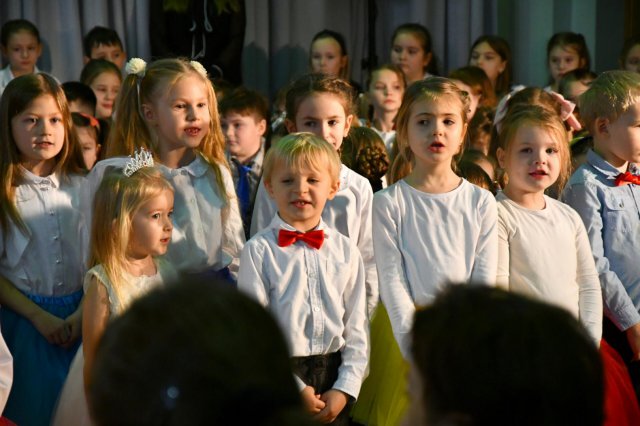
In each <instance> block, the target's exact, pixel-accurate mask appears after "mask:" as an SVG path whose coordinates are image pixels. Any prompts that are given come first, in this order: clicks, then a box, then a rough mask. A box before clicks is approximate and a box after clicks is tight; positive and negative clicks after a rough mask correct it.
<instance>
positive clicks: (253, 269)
mask: <svg viewBox="0 0 640 426" xmlns="http://www.w3.org/2000/svg"><path fill="white" fill-rule="evenodd" d="M280 229H287V230H290V231H295V229H294V228H292V227H291V226H289V225H288V224H287V223H285V222H284V221H283V220H282V219H280V217H279V216H278V215H277V214H276V215H275V217H274V218H273V220H272V221H271V223H270V225H269V226H268V227H267V228H265V229H263V230H262V231H260V232H259V233H258V234H256V235H255V236H254V237H253V238H251V239H250V240H249V241H248V242H247V244H246V245H245V247H244V249H243V251H242V256H241V260H240V273H239V274H238V288H239V289H240V290H241V291H244V292H245V293H247V294H248V295H250V296H251V297H253V298H255V299H256V300H257V301H258V302H259V303H261V304H262V305H263V306H265V307H267V308H268V309H269V310H270V311H271V312H272V313H273V314H274V316H275V317H276V320H277V321H278V323H279V324H280V327H281V329H282V330H283V333H284V335H285V338H286V339H287V341H288V343H289V349H290V353H291V356H295V357H301V356H310V355H323V354H330V353H333V352H337V351H340V352H341V355H342V364H341V365H340V367H339V369H338V379H337V380H336V382H335V383H334V384H333V386H332V388H334V389H338V390H340V391H343V392H345V393H347V394H348V395H350V396H352V397H354V398H357V397H358V394H359V392H360V385H361V384H362V381H363V380H364V377H365V371H366V367H367V360H368V356H369V332H368V330H369V324H368V321H367V314H366V311H365V288H364V265H363V263H362V258H361V256H360V253H359V251H358V248H357V247H356V245H355V243H354V242H353V241H351V240H350V239H348V238H346V237H345V236H344V235H342V234H341V233H340V232H338V231H336V230H334V229H331V228H330V227H328V226H326V225H325V224H324V223H323V222H322V221H321V222H320V224H319V225H318V227H317V229H322V230H323V231H324V234H325V240H324V243H323V245H322V247H321V248H320V249H318V250H316V249H314V248H311V247H309V246H307V244H306V243H304V242H302V241H298V242H296V243H294V244H292V245H290V246H287V247H280V246H278V232H279V230H280ZM298 384H299V385H300V384H301V382H300V380H299V379H298Z"/></svg>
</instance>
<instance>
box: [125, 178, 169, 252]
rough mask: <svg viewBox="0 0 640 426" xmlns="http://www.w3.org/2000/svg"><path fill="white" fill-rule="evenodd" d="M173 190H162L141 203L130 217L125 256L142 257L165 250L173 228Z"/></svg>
mask: <svg viewBox="0 0 640 426" xmlns="http://www.w3.org/2000/svg"><path fill="white" fill-rule="evenodd" d="M172 216H173V192H171V191H169V190H164V191H162V192H161V193H160V194H159V195H158V196H157V197H154V198H152V199H151V200H149V201H147V202H146V203H144V204H142V205H141V206H140V208H139V209H138V211H137V212H135V214H134V215H133V217H132V218H131V236H130V237H129V246H128V247H127V253H126V256H127V257H128V258H132V259H144V258H147V257H148V256H160V255H163V254H165V253H166V252H167V248H168V247H169V242H170V241H171V231H172V230H173V220H172Z"/></svg>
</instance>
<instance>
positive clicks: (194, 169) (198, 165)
mask: <svg viewBox="0 0 640 426" xmlns="http://www.w3.org/2000/svg"><path fill="white" fill-rule="evenodd" d="M162 167H163V168H164V169H165V170H167V171H168V173H169V174H170V175H171V176H176V175H180V174H186V173H189V174H190V175H191V176H193V177H201V176H203V175H204V174H205V173H206V172H207V169H208V168H209V163H207V162H206V161H205V160H204V158H202V155H201V154H200V153H197V154H196V158H195V159H194V160H193V161H192V162H191V163H189V164H187V165H186V166H183V167H178V168H177V169H170V168H168V167H166V166H162Z"/></svg>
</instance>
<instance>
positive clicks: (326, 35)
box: [309, 29, 351, 81]
mask: <svg viewBox="0 0 640 426" xmlns="http://www.w3.org/2000/svg"><path fill="white" fill-rule="evenodd" d="M324 39H331V40H334V41H335V42H336V43H338V46H340V55H342V57H346V58H347V61H346V63H345V65H344V66H343V67H341V68H340V74H339V75H337V76H336V77H340V78H341V79H343V80H346V81H349V79H350V75H351V72H350V64H349V54H348V53H347V42H346V41H345V39H344V36H343V35H342V34H340V33H339V32H337V31H332V30H327V29H324V30H322V31H320V32H319V33H317V34H316V35H314V36H313V39H312V40H311V47H313V43H315V42H316V41H318V40H324ZM311 59H312V58H311V49H309V64H311Z"/></svg>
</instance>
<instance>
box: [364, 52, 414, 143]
mask: <svg viewBox="0 0 640 426" xmlns="http://www.w3.org/2000/svg"><path fill="white" fill-rule="evenodd" d="M406 88H407V81H406V80H405V78H404V73H403V72H402V69H400V67H398V66H396V65H392V64H384V65H380V66H379V67H377V68H375V69H374V70H373V71H372V72H371V78H370V80H369V83H368V84H367V98H368V100H369V103H370V105H371V107H372V109H373V114H372V116H371V126H370V127H371V128H372V129H373V130H375V131H376V132H377V133H378V134H379V135H380V137H381V138H382V140H383V141H384V145H385V146H386V148H387V152H388V153H391V145H392V143H393V141H394V140H395V136H396V130H395V127H396V124H395V120H396V115H397V114H398V110H399V109H400V104H401V103H402V95H403V94H404V91H405V89H406Z"/></svg>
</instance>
